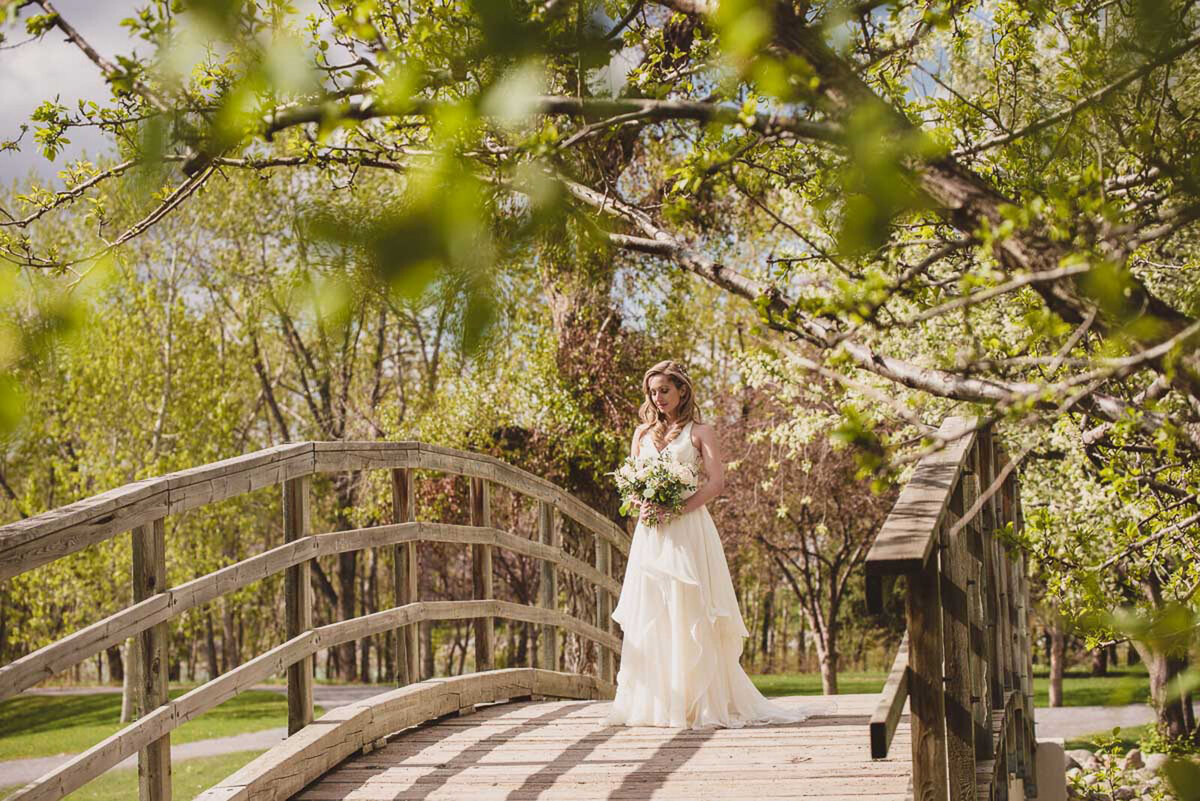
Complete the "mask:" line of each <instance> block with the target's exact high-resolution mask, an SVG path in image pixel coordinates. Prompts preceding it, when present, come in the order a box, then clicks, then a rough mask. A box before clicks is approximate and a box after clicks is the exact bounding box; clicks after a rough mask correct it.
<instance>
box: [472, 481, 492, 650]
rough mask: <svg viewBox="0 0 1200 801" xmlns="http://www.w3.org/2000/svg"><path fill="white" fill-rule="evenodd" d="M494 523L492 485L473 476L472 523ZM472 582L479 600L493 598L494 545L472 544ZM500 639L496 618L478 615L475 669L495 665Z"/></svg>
mask: <svg viewBox="0 0 1200 801" xmlns="http://www.w3.org/2000/svg"><path fill="white" fill-rule="evenodd" d="M491 524H492V505H491V485H490V484H489V482H487V481H485V480H483V479H482V478H472V479H471V525H473V526H490V525H491ZM471 583H472V586H473V589H474V595H473V597H474V598H475V600H477V601H490V600H492V597H493V595H492V546H490V545H483V544H477V545H472V546H471ZM495 642H496V619H495V618H493V617H477V618H475V669H476V670H491V669H492V668H493V667H495V664H494V660H493V654H492V647H493V645H494V644H495Z"/></svg>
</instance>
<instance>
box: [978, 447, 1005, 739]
mask: <svg viewBox="0 0 1200 801" xmlns="http://www.w3.org/2000/svg"><path fill="white" fill-rule="evenodd" d="M979 448H980V451H979V464H980V473H979V484H980V488H981V490H982V491H985V492H986V491H987V489H988V487H990V486H991V485H992V481H993V480H994V479H995V477H996V470H995V465H996V463H995V454H994V449H993V442H992V433H991V431H990V430H984V431H981V432H980V440H979ZM997 498H998V496H997V495H996V494H993V495H992V497H990V498H988V500H987V501H986V502H984V505H983V513H982V520H981V522H982V525H983V531H982V536H983V585H982V588H981V590H982V591H981V593H980V594H981V596H982V599H983V619H984V620H985V621H986V626H987V636H986V650H987V689H988V696H989V699H988V707H989V709H1003V708H1004V669H1003V664H1002V660H1003V654H1004V649H1003V647H1002V634H1001V629H1000V624H999V620H1000V582H999V573H998V571H997V563H996V536H995V530H996V528H997V527H998V525H999V523H998V519H997V518H998V515H997V514H996V509H997V508H998V506H999V504H998V502H997ZM988 731H989V734H988V740H989V742H990V741H991V734H990V732H991V723H990V722H989V723H988Z"/></svg>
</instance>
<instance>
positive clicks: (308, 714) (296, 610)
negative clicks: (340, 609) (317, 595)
mask: <svg viewBox="0 0 1200 801" xmlns="http://www.w3.org/2000/svg"><path fill="white" fill-rule="evenodd" d="M308 487H309V480H308V476H301V477H300V478H291V479H288V480H287V481H285V482H284V483H283V539H284V541H285V542H294V541H296V540H298V539H301V538H303V537H307V536H309V534H311V533H312V532H311V530H310V527H311V523H310V514H309V494H308ZM311 574H312V563H311V562H310V561H307V560H306V561H304V562H301V563H300V564H298V565H293V566H292V567H289V568H288V569H287V572H286V573H284V576H283V601H284V625H285V627H286V629H287V631H286V636H287V639H289V640H290V639H292V638H293V637H297V636H299V635H301V634H303V633H304V632H306V631H308V630H309V629H311V628H312V625H313V623H312V610H313V599H312V579H311ZM314 664H315V659H314V657H313V655H312V654H309V655H308V656H305V657H303V658H301V659H299V660H297V661H296V662H294V663H293V664H291V665H289V666H288V669H287V697H288V735H289V736H290V735H292V734H295V733H296V732H298V731H300V729H302V728H304V727H305V726H307V725H308V724H309V723H312V719H313V694H312V691H313V666H314Z"/></svg>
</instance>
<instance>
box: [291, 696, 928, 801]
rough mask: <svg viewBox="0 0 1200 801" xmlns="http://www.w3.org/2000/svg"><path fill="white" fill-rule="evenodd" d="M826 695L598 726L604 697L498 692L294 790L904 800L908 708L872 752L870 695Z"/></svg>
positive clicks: (488, 800)
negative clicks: (830, 706) (692, 719)
mask: <svg viewBox="0 0 1200 801" xmlns="http://www.w3.org/2000/svg"><path fill="white" fill-rule="evenodd" d="M778 700H780V701H782V702H783V703H784V704H788V705H790V704H793V703H803V702H804V701H806V700H807V701H814V700H822V701H824V700H829V699H813V698H811V697H809V698H803V697H799V696H797V697H791V698H787V697H785V698H782V699H778ZM832 700H835V701H836V703H837V710H836V711H835V712H833V713H832V714H829V715H823V716H816V717H813V718H810V719H808V720H806V721H804V722H803V723H800V724H795V725H775V726H756V727H747V728H742V729H705V730H699V731H691V730H680V729H666V728H655V727H625V726H604V725H603V724H602V723H601V719H602V717H603V715H604V713H605V712H606V711H607V709H608V707H609V703H610V702H608V701H557V700H554V701H526V702H514V703H507V704H497V705H494V706H488V707H483V708H481V709H480V710H479V711H478V712H476V713H475V714H473V715H468V716H466V717H455V718H448V719H445V720H442V721H438V722H433V723H429V724H426V725H423V726H419V727H415V728H412V729H409V730H407V731H405V732H402V733H400V734H397V735H393V737H392V738H391V739H390V741H389V742H388V744H387V745H386V746H385V747H383V748H381V749H378V750H376V751H373V752H371V753H369V754H366V755H357V756H354V757H351V758H350V759H347V760H345V761H344V762H342V763H341V764H340V765H338V766H337V767H336V768H334V769H333V770H332V771H330V772H328V773H326V774H325V775H324V776H323V777H321V778H320V779H318V780H316V781H315V782H313V783H312V784H310V785H309V786H308V787H306V788H305V789H304V790H303V791H302V792H301V793H300V794H298V795H296V796H295V798H297V799H305V800H306V801H329V800H330V799H360V800H361V801H366V800H367V799H378V801H383V800H384V799H387V801H407V800H408V799H422V800H423V801H424V800H428V801H434V800H435V799H447V801H449V800H451V799H453V801H493V799H494V800H495V801H500V800H501V799H504V801H518V800H520V799H546V800H547V801H550V800H551V799H554V800H557V799H562V801H580V800H582V799H596V800H597V801H599V799H612V800H613V801H616V800H617V799H621V800H622V801H623V800H624V799H680V800H681V801H682V800H683V799H687V801H700V800H701V799H743V798H744V799H753V800H754V801H774V799H785V798H821V799H830V801H833V800H834V799H845V800H846V801H848V800H849V799H864V798H866V799H871V800H872V801H904V799H905V798H906V797H907V796H908V795H909V784H910V778H911V775H912V764H911V751H910V748H911V746H910V741H909V730H908V720H907V717H905V719H904V720H903V721H902V722H901V725H900V728H899V730H898V731H897V733H896V739H895V741H894V743H893V745H892V749H891V754H892V756H891V757H889V758H888V759H885V760H872V759H871V757H870V749H869V743H868V737H867V722H868V720H869V718H870V714H871V712H872V711H873V710H874V708H875V704H876V703H878V701H879V696H878V695H840V696H837V697H836V699H832Z"/></svg>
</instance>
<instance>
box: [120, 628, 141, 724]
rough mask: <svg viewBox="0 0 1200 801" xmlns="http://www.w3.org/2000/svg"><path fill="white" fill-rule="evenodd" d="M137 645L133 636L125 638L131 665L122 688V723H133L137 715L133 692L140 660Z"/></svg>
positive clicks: (128, 660) (127, 657) (126, 658)
mask: <svg viewBox="0 0 1200 801" xmlns="http://www.w3.org/2000/svg"><path fill="white" fill-rule="evenodd" d="M135 647H136V646H135V645H134V641H133V637H130V638H128V639H127V640H125V643H124V648H125V662H126V664H128V665H129V670H126V671H124V673H123V677H124V678H123V683H124V687H122V689H121V725H125V724H126V723H132V722H133V720H134V717H135V715H136V710H135V709H134V703H133V701H134V699H133V694H134V692H136V690H137V684H138V681H137V673H138V662H139V660H138V659H137V658H136V657H135V655H134V652H133V651H134V648H135Z"/></svg>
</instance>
